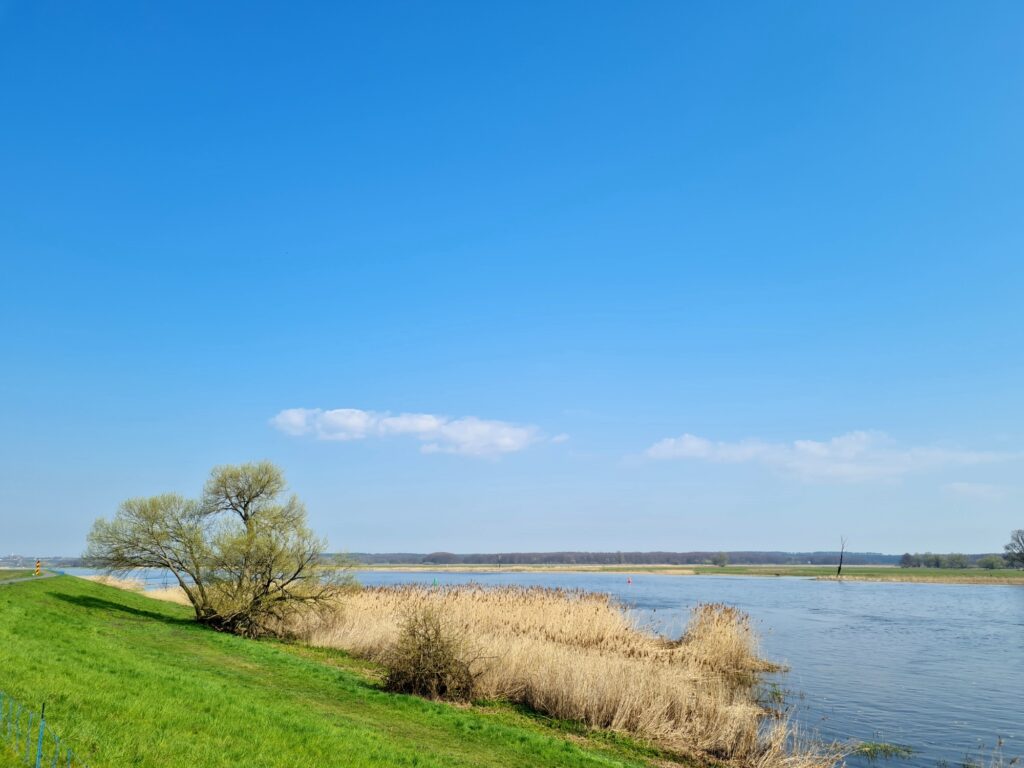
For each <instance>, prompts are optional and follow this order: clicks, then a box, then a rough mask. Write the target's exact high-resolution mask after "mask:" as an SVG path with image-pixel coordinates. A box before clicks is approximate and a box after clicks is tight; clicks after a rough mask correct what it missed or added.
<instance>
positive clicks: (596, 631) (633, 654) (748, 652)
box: [296, 585, 836, 768]
mask: <svg viewBox="0 0 1024 768" xmlns="http://www.w3.org/2000/svg"><path fill="white" fill-rule="evenodd" d="M296 631H300V632H301V633H302V635H303V636H304V637H305V639H307V640H308V641H309V642H310V643H312V644H314V645H319V646H325V647H332V648H341V649H344V650H347V651H349V652H350V653H353V654H355V655H358V656H361V657H364V658H368V659H372V660H375V661H378V662H380V663H381V664H383V665H384V666H385V668H386V669H387V670H388V675H389V682H390V683H391V684H392V685H393V686H395V687H396V688H397V689H399V690H413V689H415V688H417V687H418V691H417V692H419V693H424V694H426V695H433V696H440V695H444V694H443V693H442V691H441V688H442V687H446V686H447V683H445V684H444V685H442V684H441V683H439V682H438V680H439V679H440V678H439V676H438V675H437V674H436V673H437V671H438V670H439V669H442V670H444V671H445V673H446V674H447V673H449V672H450V670H452V669H456V670H460V671H459V674H458V676H457V679H458V681H459V682H458V683H457V684H455V685H454V686H453V688H452V690H453V692H454V691H457V692H458V695H457V696H456V698H470V697H471V698H476V699H505V700H509V701H513V702H517V703H521V704H525V705H527V706H529V707H531V708H532V709H534V710H536V711H538V712H541V713H544V714H547V715H550V716H552V717H556V718H560V719H567V720H575V721H580V722H583V723H586V724H588V725H590V726H593V727H597V728H608V729H612V730H616V731H620V732H623V733H628V734H631V735H634V736H638V737H641V738H643V739H646V740H649V741H652V742H655V743H657V744H660V745H662V746H664V747H667V748H669V749H672V750H676V751H679V752H683V753H686V754H689V755H696V756H700V757H706V758H714V759H716V760H720V761H727V762H730V763H733V764H735V765H743V766H752V767H756V768H775V767H776V766H783V765H784V766H786V768H822V767H824V766H829V765H831V764H833V763H834V762H835V760H836V756H835V755H831V754H823V753H821V752H819V751H815V750H813V749H807V748H804V747H801V746H799V745H797V744H796V742H795V739H794V737H793V734H792V733H791V731H790V729H789V728H788V726H787V725H786V723H784V722H776V723H774V724H773V723H770V722H768V721H769V718H770V715H769V713H768V712H767V711H766V710H765V709H764V708H763V707H762V706H760V705H759V704H758V700H757V693H758V684H759V674H760V673H761V672H764V671H767V670H769V669H772V668H773V667H772V665H770V664H768V663H767V662H766V661H764V660H763V659H762V658H761V657H760V655H759V652H758V647H757V637H756V635H755V633H754V631H753V630H752V628H751V626H750V621H749V619H748V617H747V616H746V615H745V614H743V613H742V612H740V611H738V610H736V609H735V608H731V607H728V606H723V605H701V606H698V607H697V608H695V609H694V611H693V614H692V616H691V619H690V622H689V625H688V627H687V630H686V632H685V633H684V634H683V636H682V637H681V638H679V639H678V640H674V641H672V640H668V639H665V638H662V637H659V636H657V635H655V634H653V633H651V632H647V631H644V630H642V629H641V628H639V627H638V626H637V625H636V623H635V621H634V620H633V619H632V618H631V617H630V616H629V615H628V614H627V613H626V612H625V611H624V610H622V608H621V607H620V606H619V605H617V604H616V603H615V602H614V601H613V600H612V599H611V598H610V597H608V596H607V595H597V594H591V593H584V592H577V591H566V590H557V589H543V588H539V587H530V588H525V587H502V588H497V589H484V588H482V587H478V586H474V585H470V586H456V587H442V588H433V589H430V588H426V587H422V586H416V585H404V586H399V587H378V588H368V589H362V590H359V591H356V592H353V593H351V594H350V595H349V596H347V597H346V598H345V599H344V602H343V606H342V610H341V611H339V612H338V614H337V616H336V617H335V618H334V619H333V620H332V621H329V622H326V623H322V624H320V625H318V626H312V627H307V628H305V631H304V632H302V628H297V630H296ZM432 645H437V646H439V647H440V648H441V649H443V652H440V656H441V657H442V658H441V659H439V658H438V656H437V655H431V654H432V653H433V652H432V651H431V650H430V648H431V646H432ZM441 661H443V662H444V663H443V664H442V663H440V662H441ZM417 665H420V666H421V667H422V668H421V669H420V670H419V671H420V672H421V673H423V672H429V674H427V675H425V677H426V679H427V680H428V682H427V683H425V684H424V680H423V679H420V680H418V682H416V683H415V684H410V682H409V680H410V678H409V670H410V669H411V668H413V667H416V666H417ZM430 680H432V681H433V682H429V681H430ZM400 681H401V685H399V682H400ZM431 686H434V688H431ZM466 686H470V687H469V688H468V689H467V688H466Z"/></svg>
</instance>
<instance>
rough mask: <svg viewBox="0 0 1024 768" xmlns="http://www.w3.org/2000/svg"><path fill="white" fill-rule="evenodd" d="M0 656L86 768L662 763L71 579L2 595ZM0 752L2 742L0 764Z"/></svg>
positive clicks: (12, 688) (616, 766) (623, 767)
mask: <svg viewBox="0 0 1024 768" xmlns="http://www.w3.org/2000/svg"><path fill="white" fill-rule="evenodd" d="M0 659H2V665H0V666H2V686H0V687H2V688H3V689H4V690H5V691H6V692H7V693H8V694H9V695H11V696H14V697H15V698H17V699H19V700H20V701H22V702H24V703H25V704H26V705H31V706H34V707H35V706H39V705H41V704H42V703H43V702H46V705H47V706H46V718H47V722H48V723H49V725H50V727H51V728H52V729H53V731H54V732H55V733H58V734H59V735H60V737H61V740H62V743H64V744H66V745H67V746H68V747H71V748H72V749H73V750H74V751H75V753H76V754H77V755H78V757H79V759H81V760H82V761H83V762H84V763H85V764H88V765H90V766H92V768H121V767H122V766H128V765H131V766H137V767H138V768H192V767H193V766H202V767H203V768H235V766H262V768H292V767H293V766H297V765H304V766H346V768H369V767H370V766H375V767H376V768H379V767H380V766H405V767H407V768H411V767H412V766H416V768H470V767H471V766H472V767H473V768H651V767H652V766H656V765H657V766H666V765H668V764H670V762H671V758H670V757H669V756H667V755H665V754H664V753H662V752H659V751H657V750H655V749H654V748H652V747H648V746H644V745H642V744H639V743H637V742H634V741H631V740H629V739H626V738H622V737H619V736H614V735H608V734H598V733H591V732H589V731H587V730H585V729H579V728H574V727H573V726H572V725H571V724H565V723H560V722H557V721H551V720H548V719H544V718H538V717H536V716H534V715H532V714H529V713H525V712H521V711H517V710H516V709H515V708H513V707H510V706H508V705H503V704H494V705H486V706H483V705H477V706H474V707H456V706H451V705H448V704H441V703H435V702H431V701H427V700H425V699H422V698H419V697H414V696H402V695H396V694H392V693H388V692H386V691H384V690H383V689H382V686H381V683H380V679H381V673H380V670H379V667H377V665H375V664H372V663H370V662H366V661H360V660H357V659H354V658H352V657H350V656H348V655H347V654H344V653H342V652H339V651H334V650H327V649H313V648H309V647H307V646H303V645H298V644H285V643H281V642H278V641H274V640H263V641H260V642H255V641H252V640H247V639H245V638H242V637H238V636H235V635H232V634H228V633H224V632H215V631H211V630H210V629H209V628H207V627H204V626H202V625H201V624H199V623H197V622H196V621H195V620H194V617H193V615H192V611H191V608H190V607H183V606H178V605H174V604H171V603H167V602H159V601H156V600H152V599H150V598H149V597H147V596H143V595H140V594H132V593H131V592H127V591H122V590H118V589H112V588H110V587H107V586H102V585H100V584H94V583H91V582H89V581H85V580H83V579H76V578H73V577H70V576H59V577H56V578H49V579H43V580H39V581H32V582H23V583H19V584H15V585H11V586H8V587H4V588H2V589H0ZM6 750H7V747H6V745H5V744H4V743H3V742H0V756H5V757H9V755H8V754H7V752H6ZM12 764H13V763H12ZM76 764H77V763H76ZM0 765H4V758H3V757H0Z"/></svg>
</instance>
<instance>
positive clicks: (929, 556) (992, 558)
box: [900, 552, 1007, 568]
mask: <svg viewBox="0 0 1024 768" xmlns="http://www.w3.org/2000/svg"><path fill="white" fill-rule="evenodd" d="M900 567H901V568H1006V567H1007V564H1006V560H1005V559H1004V558H1003V556H1002V555H996V554H986V555H962V554H959V553H957V552H952V553H950V554H948V555H940V554H936V553H935V552H925V553H923V554H920V553H918V554H913V555H912V554H910V553H909V552H907V553H905V554H904V555H903V556H901V557H900Z"/></svg>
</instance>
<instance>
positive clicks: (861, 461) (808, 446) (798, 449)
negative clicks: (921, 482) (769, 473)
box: [645, 431, 1021, 482]
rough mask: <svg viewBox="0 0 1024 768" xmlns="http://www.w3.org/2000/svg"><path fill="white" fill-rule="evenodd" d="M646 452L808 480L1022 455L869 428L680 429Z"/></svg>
mask: <svg viewBox="0 0 1024 768" xmlns="http://www.w3.org/2000/svg"><path fill="white" fill-rule="evenodd" d="M645 455H646V456H647V457H648V458H651V459H681V460H687V459H688V460H694V461H708V462H716V463H721V464H744V463H750V464H762V465H764V466H768V467H771V468H773V469H777V470H779V471H782V472H786V473H790V474H794V475H797V476H799V477H801V478H804V479H806V480H817V481H829V480H835V481H848V482H850V481H853V482H855V481H862V480H873V479H879V478H894V477H900V476H902V475H906V474H909V473H912V472H921V471H926V470H929V469H936V468H940V467H950V466H971V465H976V464H988V463H991V462H997V461H1005V460H1009V459H1019V458H1021V454H1019V453H1000V452H996V451H967V450H957V449H949V448H943V447H937V446H901V445H899V444H897V443H896V441H894V440H892V439H891V438H889V437H888V436H887V435H886V434H885V433H883V432H868V431H857V432H848V433H847V434H845V435H839V436H838V437H833V438H832V439H830V440H824V441H819V440H794V441H792V442H785V443H782V442H768V441H764V440H757V439H747V440H739V441H735V442H725V441H712V440H708V439H707V438H704V437H698V436H697V435H691V434H684V435H681V436H679V437H669V438H665V439H664V440H660V441H658V442H657V443H655V444H654V445H652V446H651V447H650V448H648V449H647V451H646V452H645Z"/></svg>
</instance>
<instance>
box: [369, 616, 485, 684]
mask: <svg viewBox="0 0 1024 768" xmlns="http://www.w3.org/2000/svg"><path fill="white" fill-rule="evenodd" d="M474 661H476V659H475V658H473V657H472V655H471V654H470V652H469V649H468V646H467V643H466V641H465V638H464V637H463V636H461V635H460V634H458V633H457V632H456V631H455V629H454V628H453V627H452V626H451V625H450V624H449V623H447V622H446V621H445V620H444V619H443V618H442V617H441V614H440V612H439V611H438V610H437V609H436V608H434V607H432V606H417V607H415V608H412V609H411V610H410V611H409V613H408V615H407V616H406V617H405V620H404V621H403V623H402V625H401V627H400V629H399V631H398V637H397V639H396V640H395V642H394V644H393V645H392V646H391V647H390V648H389V649H388V650H387V651H386V652H385V653H384V655H383V663H384V667H385V669H386V670H387V677H386V678H385V681H384V685H385V687H386V688H387V689H388V690H389V691H395V692H396V693H413V694H416V695H418V696H426V697H427V698H431V699H453V700H456V701H468V700H469V699H471V698H473V693H474V682H475V679H476V675H474V673H473V670H472V665H473V663H474Z"/></svg>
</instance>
